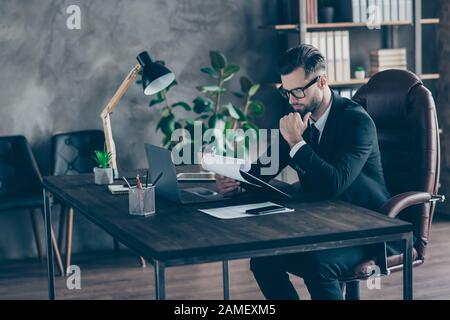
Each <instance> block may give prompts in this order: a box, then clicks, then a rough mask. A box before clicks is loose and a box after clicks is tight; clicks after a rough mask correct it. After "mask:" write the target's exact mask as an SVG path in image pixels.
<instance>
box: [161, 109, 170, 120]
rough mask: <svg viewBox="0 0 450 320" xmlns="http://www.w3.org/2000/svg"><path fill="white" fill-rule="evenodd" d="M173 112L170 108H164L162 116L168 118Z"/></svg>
mask: <svg viewBox="0 0 450 320" xmlns="http://www.w3.org/2000/svg"><path fill="white" fill-rule="evenodd" d="M171 113H172V112H171V110H170V109H169V108H164V109H162V110H161V117H163V118H167V117H168V116H169V115H170V114H171Z"/></svg>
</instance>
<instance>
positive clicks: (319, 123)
mask: <svg viewBox="0 0 450 320" xmlns="http://www.w3.org/2000/svg"><path fill="white" fill-rule="evenodd" d="M332 103H333V99H331V101H330V105H329V106H328V108H327V110H325V112H324V113H323V115H321V116H320V118H319V119H317V121H314V120H312V119H311V118H310V120H309V121H311V122H312V123H314V126H315V127H316V128H317V130H319V143H320V138H321V137H322V132H323V129H324V128H325V124H326V123H327V119H328V114H329V113H330V110H331V104H332ZM305 144H306V141H305V140H302V141H300V142H299V143H297V144H296V145H294V146H293V147H292V149H291V151H290V152H289V155H290V156H291V158H293V157H294V156H295V154H296V153H297V151H298V150H300V148H301V147H303V146H304V145H305Z"/></svg>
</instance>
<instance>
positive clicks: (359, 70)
mask: <svg viewBox="0 0 450 320" xmlns="http://www.w3.org/2000/svg"><path fill="white" fill-rule="evenodd" d="M365 77H366V71H365V70H364V68H363V67H361V66H359V67H356V69H355V78H356V79H361V80H363V79H364V78H365Z"/></svg>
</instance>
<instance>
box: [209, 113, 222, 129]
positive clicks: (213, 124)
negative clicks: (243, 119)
mask: <svg viewBox="0 0 450 320" xmlns="http://www.w3.org/2000/svg"><path fill="white" fill-rule="evenodd" d="M225 120H226V118H225V116H224V115H222V114H213V115H212V116H211V117H210V118H209V121H208V126H209V128H210V129H213V128H217V127H219V126H223V127H225Z"/></svg>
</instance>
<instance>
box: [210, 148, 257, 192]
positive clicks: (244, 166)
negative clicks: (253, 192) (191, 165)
mask: <svg viewBox="0 0 450 320" xmlns="http://www.w3.org/2000/svg"><path fill="white" fill-rule="evenodd" d="M201 165H202V168H203V169H204V170H207V171H212V172H215V173H217V174H220V175H222V176H225V177H229V178H232V179H234V180H239V181H242V182H246V183H249V182H247V181H246V180H245V179H244V178H243V177H242V176H241V173H240V172H239V170H242V171H245V172H247V171H249V170H250V167H251V163H250V161H246V160H244V159H236V158H231V157H223V156H219V155H216V154H210V153H206V154H204V155H203V158H202V163H201ZM250 184H252V185H253V183H250Z"/></svg>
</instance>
